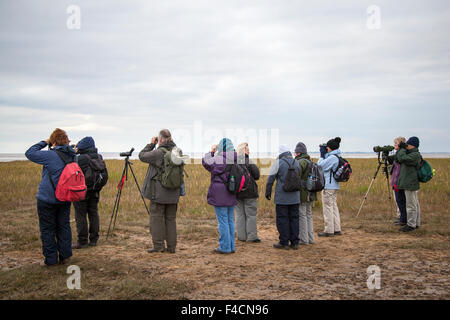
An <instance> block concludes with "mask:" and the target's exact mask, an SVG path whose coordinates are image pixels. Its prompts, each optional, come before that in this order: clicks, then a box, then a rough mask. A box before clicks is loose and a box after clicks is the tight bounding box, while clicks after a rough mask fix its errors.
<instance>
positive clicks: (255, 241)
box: [248, 238, 261, 243]
mask: <svg viewBox="0 0 450 320" xmlns="http://www.w3.org/2000/svg"><path fill="white" fill-rule="evenodd" d="M248 242H253V243H260V242H261V239H260V238H256V239H255V240H248Z"/></svg>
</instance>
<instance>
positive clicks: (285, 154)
mask: <svg viewBox="0 0 450 320" xmlns="http://www.w3.org/2000/svg"><path fill="white" fill-rule="evenodd" d="M281 158H292V153H291V152H290V151H286V152H283V153H282V154H280V155H279V156H278V159H281Z"/></svg>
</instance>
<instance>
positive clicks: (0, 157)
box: [0, 152, 450, 162]
mask: <svg viewBox="0 0 450 320" xmlns="http://www.w3.org/2000/svg"><path fill="white" fill-rule="evenodd" d="M100 153H101V154H102V156H103V158H104V159H105V160H106V159H108V160H120V159H124V158H123V157H121V156H120V155H119V154H120V152H100ZM138 154H139V153H138V152H135V153H134V154H133V155H132V156H131V157H130V159H131V160H137V159H138ZM188 155H189V157H190V158H191V159H201V158H202V157H203V155H204V154H201V153H194V154H188ZM310 155H311V157H312V158H319V153H318V152H312V153H310ZM277 156H278V155H277V154H271V153H261V154H251V155H250V157H251V158H253V159H255V158H262V159H267V158H276V157H277ZM342 156H343V157H344V158H349V159H354V158H356V159H371V158H376V157H377V154H376V153H374V152H343V153H342ZM422 156H423V158H425V159H440V158H444V159H449V158H450V152H425V153H422ZM26 160H27V158H26V157H25V154H23V153H0V162H11V161H26Z"/></svg>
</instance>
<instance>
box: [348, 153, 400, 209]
mask: <svg viewBox="0 0 450 320" xmlns="http://www.w3.org/2000/svg"><path fill="white" fill-rule="evenodd" d="M392 150H394V147H393V146H384V147H380V146H376V147H373V151H374V152H376V153H378V167H377V170H376V171H375V174H374V176H373V178H372V181H371V182H370V185H369V189H367V192H366V194H365V195H364V198H363V200H362V203H361V206H360V207H359V210H358V214H357V215H356V217H358V216H359V214H360V213H361V210H362V208H363V206H364V203H365V202H366V200H367V196H368V195H369V192H370V189H371V188H372V186H373V183H374V182H375V179H376V178H377V176H378V172H379V171H380V169H381V167H383V173H384V176H385V177H386V182H387V192H388V198H389V203H390V205H391V215H392V210H393V207H392V192H391V186H390V184H389V163H388V156H389V153H390V152H391V151H392Z"/></svg>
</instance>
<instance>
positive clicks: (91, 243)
mask: <svg viewBox="0 0 450 320" xmlns="http://www.w3.org/2000/svg"><path fill="white" fill-rule="evenodd" d="M96 246H97V242H89V247H96Z"/></svg>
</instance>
